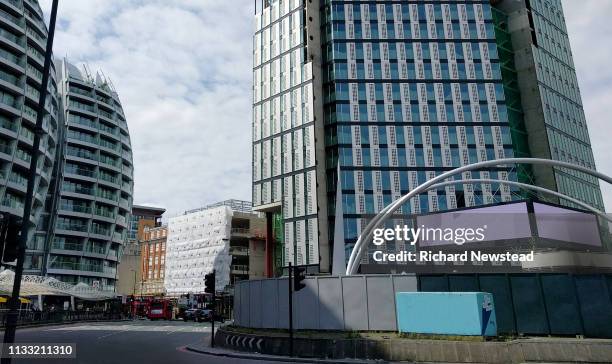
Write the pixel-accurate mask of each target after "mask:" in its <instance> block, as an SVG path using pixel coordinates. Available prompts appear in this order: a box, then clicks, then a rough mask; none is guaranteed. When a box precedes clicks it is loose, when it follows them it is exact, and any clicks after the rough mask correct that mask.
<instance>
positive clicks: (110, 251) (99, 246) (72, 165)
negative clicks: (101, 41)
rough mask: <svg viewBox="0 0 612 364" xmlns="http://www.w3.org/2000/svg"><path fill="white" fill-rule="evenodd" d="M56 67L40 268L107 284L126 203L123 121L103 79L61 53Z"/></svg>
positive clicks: (128, 173)
mask: <svg viewBox="0 0 612 364" xmlns="http://www.w3.org/2000/svg"><path fill="white" fill-rule="evenodd" d="M56 67H57V78H58V80H59V95H60V98H61V101H60V104H61V109H62V111H61V116H60V119H61V121H62V122H63V123H64V125H65V126H64V127H63V128H61V132H60V139H61V141H62V142H61V148H62V149H63V150H61V151H60V153H58V155H60V156H61V157H60V159H61V160H60V161H59V163H60V164H58V168H57V171H56V175H55V183H54V186H55V189H56V190H55V193H54V194H53V196H54V198H53V199H52V201H51V202H50V210H51V211H53V212H52V214H51V218H50V223H49V226H50V231H49V234H48V242H47V244H48V248H49V254H48V260H47V261H46V264H45V266H46V272H45V273H46V275H48V276H52V277H54V278H57V279H59V280H62V281H64V282H69V283H81V282H82V283H86V284H88V285H93V286H95V287H100V289H103V290H110V291H112V290H114V288H115V282H116V279H117V276H116V275H117V263H118V261H119V258H120V256H121V253H122V246H123V242H124V241H125V239H126V237H127V232H128V222H129V215H130V211H131V208H132V189H133V177H132V175H133V167H132V151H131V145H130V137H129V132H128V127H127V123H126V120H125V116H124V114H123V109H122V107H121V102H120V101H119V97H118V95H117V93H116V92H115V91H114V88H113V86H112V84H111V83H110V81H108V80H106V79H105V78H104V77H103V76H101V75H100V74H96V75H95V76H93V75H91V74H89V72H88V70H87V68H83V70H80V69H78V68H77V67H75V66H74V65H72V64H70V63H69V62H67V61H66V60H62V61H56Z"/></svg>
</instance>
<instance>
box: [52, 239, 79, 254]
mask: <svg viewBox="0 0 612 364" xmlns="http://www.w3.org/2000/svg"><path fill="white" fill-rule="evenodd" d="M51 248H52V249H59V250H70V251H77V252H80V251H83V244H76V243H66V242H63V241H54V242H53V244H52V245H51Z"/></svg>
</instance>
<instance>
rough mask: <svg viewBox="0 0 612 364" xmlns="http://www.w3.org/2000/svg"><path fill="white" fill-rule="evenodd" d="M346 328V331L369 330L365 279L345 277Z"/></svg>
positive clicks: (343, 292)
mask: <svg viewBox="0 0 612 364" xmlns="http://www.w3.org/2000/svg"><path fill="white" fill-rule="evenodd" d="M341 279H342V294H343V296H344V328H345V329H346V330H367V329H368V307H367V295H366V285H365V278H364V277H343V278H341Z"/></svg>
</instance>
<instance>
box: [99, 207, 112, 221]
mask: <svg viewBox="0 0 612 364" xmlns="http://www.w3.org/2000/svg"><path fill="white" fill-rule="evenodd" d="M95 214H96V215H97V216H102V217H106V218H109V219H114V218H115V213H113V212H112V211H109V210H104V209H96V211H95Z"/></svg>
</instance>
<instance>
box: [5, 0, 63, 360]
mask: <svg viewBox="0 0 612 364" xmlns="http://www.w3.org/2000/svg"><path fill="white" fill-rule="evenodd" d="M57 2H58V0H53V3H52V5H51V18H50V20H49V31H48V37H47V47H46V51H45V63H44V67H43V75H42V85H41V90H40V96H39V98H38V114H37V116H36V128H35V129H34V141H33V148H32V160H31V161H30V170H29V176H28V188H27V192H26V197H25V202H24V207H23V220H22V221H23V223H22V225H21V236H20V237H19V247H18V254H17V265H16V267H15V278H14V281H13V294H12V296H11V299H10V300H9V312H8V314H7V317H6V329H5V331H4V344H5V345H4V346H3V350H5V349H6V347H7V346H8V345H6V344H12V343H14V342H15V331H16V330H17V320H18V317H19V306H20V302H19V291H20V290H21V278H22V276H23V263H24V260H25V249H26V245H27V241H28V230H29V229H28V228H29V227H30V215H31V213H32V200H33V199H34V185H35V184H36V167H37V165H38V155H39V149H40V139H41V137H42V135H43V134H44V129H43V119H44V117H45V114H46V113H45V101H46V99H47V86H48V84H49V73H50V71H51V57H52V51H53V37H54V35H55V19H56V17H57ZM10 363H11V358H10V357H6V358H2V364H10Z"/></svg>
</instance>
